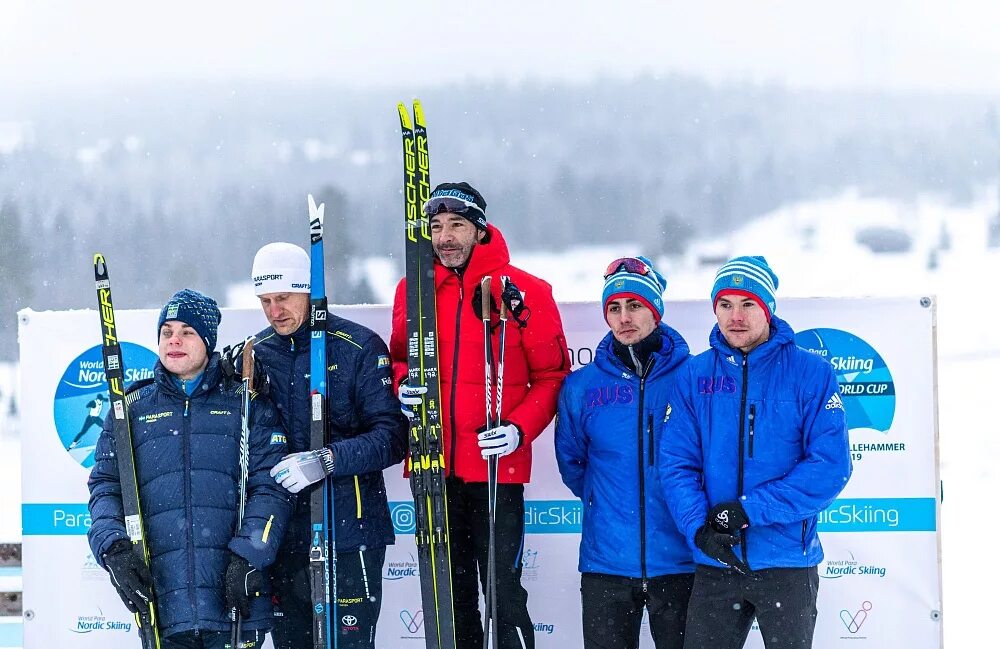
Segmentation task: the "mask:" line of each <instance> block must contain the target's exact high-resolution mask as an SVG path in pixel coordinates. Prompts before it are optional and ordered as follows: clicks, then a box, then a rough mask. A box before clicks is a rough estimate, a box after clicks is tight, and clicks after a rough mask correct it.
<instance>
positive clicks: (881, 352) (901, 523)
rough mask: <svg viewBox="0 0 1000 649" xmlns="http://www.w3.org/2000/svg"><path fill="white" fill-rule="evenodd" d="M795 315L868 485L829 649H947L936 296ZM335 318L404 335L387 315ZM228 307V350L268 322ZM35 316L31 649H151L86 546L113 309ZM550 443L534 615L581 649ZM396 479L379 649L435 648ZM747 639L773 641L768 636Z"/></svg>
mask: <svg viewBox="0 0 1000 649" xmlns="http://www.w3.org/2000/svg"><path fill="white" fill-rule="evenodd" d="M779 309H780V311H779V313H780V315H781V316H782V317H783V318H785V319H786V320H788V321H789V323H790V324H791V325H792V326H793V328H794V329H795V330H796V332H797V340H798V343H799V344H800V345H801V346H803V347H806V348H808V349H811V350H812V351H814V352H815V353H818V354H821V355H823V356H825V357H826V358H827V359H828V360H830V362H831V363H832V364H833V365H834V368H835V369H836V371H837V375H838V379H839V381H840V383H841V389H842V399H843V405H844V408H845V410H846V412H847V418H848V425H849V427H850V428H851V432H850V435H851V450H852V455H853V460H854V475H853V477H852V478H851V481H850V483H849V484H848V486H847V488H846V489H845V490H844V492H843V493H842V494H841V495H840V497H839V498H838V499H837V501H836V502H835V503H834V504H833V505H832V506H831V507H830V508H829V509H828V510H827V511H826V512H824V514H823V515H822V516H821V519H820V526H819V528H820V535H821V539H822V542H823V546H824V548H825V551H826V560H825V561H824V563H822V564H821V565H820V567H819V570H820V578H821V579H820V589H819V603H818V608H819V619H818V622H817V626H816V637H815V643H814V646H815V647H817V648H820V649H824V648H832V647H840V646H845V644H846V646H852V647H857V646H861V645H864V644H868V645H869V646H872V647H886V646H906V647H912V648H914V649H935V648H937V647H940V646H941V643H942V640H941V638H942V631H941V624H942V623H941V619H940V613H939V612H940V610H941V571H940V556H941V553H940V543H939V538H940V515H939V505H938V490H939V478H938V461H937V430H936V422H937V411H936V392H935V357H934V305H933V302H932V301H924V302H922V301H921V299H920V298H898V299H811V300H794V299H788V300H782V301H781V303H780V305H779ZM335 310H336V311H337V312H338V313H339V314H340V315H343V316H344V317H347V318H349V319H352V320H355V321H357V322H360V323H361V324H364V325H366V326H369V327H371V328H372V329H374V330H375V331H377V332H378V333H379V334H380V335H382V336H383V338H385V339H388V335H389V331H388V329H389V321H390V318H389V309H388V308H387V307H335ZM560 311H561V314H562V318H563V325H564V327H565V329H566V337H567V341H568V344H569V346H570V351H571V354H572V357H573V360H574V367H579V366H580V365H584V364H587V363H589V362H591V360H592V359H593V354H594V348H595V347H596V345H597V343H598V341H600V339H601V338H602V337H603V336H604V334H605V333H606V332H607V325H606V324H605V322H604V320H603V318H602V316H601V310H600V306H599V305H597V304H594V303H568V304H562V305H560ZM223 313H224V316H223V321H222V324H221V326H220V336H219V339H220V341H222V343H229V342H235V341H238V340H240V339H242V338H243V337H244V336H245V335H247V334H250V333H254V332H256V331H258V330H260V329H261V328H263V326H264V325H265V324H266V323H265V321H264V318H263V315H262V314H261V313H260V312H259V311H258V310H232V309H226V310H224V311H223ZM157 315H158V314H157V313H156V312H154V311H148V310H146V311H129V310H120V311H118V313H117V319H118V331H119V334H120V336H122V341H123V343H124V349H123V355H124V360H125V364H126V367H127V368H128V369H129V372H130V375H129V377H128V378H129V380H133V379H136V378H142V377H144V376H146V375H148V372H149V370H150V368H151V367H152V363H153V362H154V361H155V349H156V345H155V344H156V317H157ZM19 316H20V330H19V341H20V346H21V380H22V389H21V394H22V403H23V411H22V412H23V421H24V422H25V426H24V432H23V441H22V462H23V471H22V474H23V491H22V494H23V506H22V516H23V521H24V522H23V527H24V537H23V538H24V554H23V560H24V610H25V625H24V642H25V647H27V648H28V649H35V648H38V649H41V648H43V647H44V648H48V647H94V648H97V647H101V648H115V647H123V648H124V647H137V646H139V640H138V636H137V633H136V629H135V625H134V623H133V620H132V618H131V616H130V615H129V614H128V612H127V611H126V609H125V607H124V606H123V605H122V604H121V602H120V601H119V600H118V597H117V595H116V593H115V591H114V589H113V588H112V587H111V585H110V583H109V582H108V579H107V576H106V573H105V572H104V571H103V570H101V569H100V568H99V567H97V565H96V564H95V563H94V560H93V557H92V556H90V551H89V548H88V546H87V541H86V537H85V533H86V530H87V527H88V526H89V524H90V519H89V517H88V515H87V505H86V503H87V499H88V492H87V486H86V480H87V475H88V472H89V469H90V466H92V464H93V447H94V443H95V442H96V439H97V435H98V433H99V431H100V426H99V424H97V423H96V422H97V420H99V419H103V417H104V416H105V415H106V414H107V408H108V404H107V400H106V396H107V387H106V385H104V384H103V367H102V364H101V353H100V338H99V333H100V329H99V321H98V316H97V313H96V311H67V312H45V313H37V312H33V311H31V310H25V311H22V312H21V313H20V314H19ZM666 318H667V321H668V322H669V323H670V324H671V326H673V327H675V328H676V329H677V330H679V331H680V332H681V334H683V335H684V337H685V338H686V339H687V341H688V343H689V345H690V346H691V349H692V351H693V352H694V353H698V352H700V351H702V350H704V349H706V348H707V340H708V332H709V331H710V329H711V327H712V325H713V324H714V318H713V316H712V313H711V310H710V308H708V307H707V305H706V303H705V302H668V304H667V311H666ZM529 326H530V325H529ZM220 346H221V344H220ZM100 394H103V396H104V397H105V399H103V400H102V399H98V398H97V396H98V395H100ZM29 422H30V423H29ZM534 444H535V448H534V467H533V472H532V482H531V484H530V485H529V486H528V489H527V490H526V499H527V503H526V514H525V526H526V531H527V533H526V538H525V546H524V555H523V564H524V574H523V583H524V586H525V588H527V590H528V593H529V600H528V608H529V611H530V612H531V616H532V619H533V621H534V623H535V638H536V644H537V646H538V647H540V648H545V647H551V648H555V647H559V648H560V649H561V648H562V647H578V646H582V632H581V620H580V594H579V586H580V581H579V573H578V572H577V557H578V547H579V529H580V524H581V510H580V502H579V500H577V499H576V498H574V497H573V495H572V494H571V493H570V492H569V490H568V489H566V488H565V487H564V486H563V484H562V483H561V481H560V479H559V473H558V470H557V468H556V462H555V456H554V454H553V450H552V433H551V431H546V432H545V433H544V434H543V435H542V436H541V437H540V438H539V439H538V440H536V441H535V443H534ZM385 473H386V483H387V489H388V496H389V501H390V507H391V509H392V513H393V520H394V523H395V525H396V528H397V543H396V545H395V546H393V547H390V548H389V549H388V551H387V553H386V565H385V568H384V570H383V579H384V597H383V602H382V614H381V618H380V620H379V626H378V646H379V647H382V648H383V649H395V648H397V647H398V648H407V647H414V648H416V647H423V646H424V641H423V637H424V615H423V612H422V611H421V610H420V607H421V600H420V594H419V578H418V573H417V565H416V563H417V562H416V551H415V548H414V544H413V539H412V536H411V535H410V532H411V531H412V528H413V516H412V503H411V499H410V494H409V484H408V482H406V481H405V480H403V478H402V471H401V467H399V466H396V467H392V468H390V469H387V470H386V472H385ZM652 541H653V542H655V540H652ZM644 626H645V624H644ZM642 637H643V640H642V646H643V647H652V646H653V645H652V640H651V639H650V636H649V633H648V631H647V630H645V629H644V631H643V636H642ZM859 643H861V645H859ZM746 646H747V647H763V642H762V641H761V639H760V636H759V633H758V632H757V631H756V630H755V631H754V632H752V633H751V636H750V639H749V640H748V642H747V645H746Z"/></svg>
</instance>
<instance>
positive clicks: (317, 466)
mask: <svg viewBox="0 0 1000 649" xmlns="http://www.w3.org/2000/svg"><path fill="white" fill-rule="evenodd" d="M331 473H333V452H332V451H331V450H330V449H328V448H321V449H318V450H315V451H303V452H301V453H292V454H291V455H286V456H285V457H284V458H282V460H281V462H278V463H277V464H275V465H274V468H273V469H271V477H272V478H274V481H275V482H277V483H278V484H280V485H281V486H282V487H284V488H285V489H287V490H288V491H290V492H291V493H293V494H297V493H299V492H300V491H302V490H303V489H305V488H306V487H308V486H309V485H311V484H313V483H314V482H319V481H320V480H322V479H323V478H325V477H326V476H328V475H330V474H331Z"/></svg>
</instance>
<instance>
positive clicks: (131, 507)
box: [94, 253, 160, 649]
mask: <svg viewBox="0 0 1000 649" xmlns="http://www.w3.org/2000/svg"><path fill="white" fill-rule="evenodd" d="M94 281H95V283H96V285H97V312H98V314H99V315H100V316H101V356H102V357H103V359H104V374H105V376H106V378H107V381H108V395H109V396H110V398H111V413H112V431H113V433H114V436H115V454H116V457H117V458H118V480H119V484H120V486H121V499H122V512H123V513H124V515H125V531H126V533H127V534H128V538H129V540H130V541H132V551H133V552H135V553H136V554H137V555H138V556H139V559H140V560H141V561H142V562H143V563H145V564H146V566H147V567H148V566H149V546H148V545H147V544H146V538H145V528H144V525H143V521H142V507H141V506H140V500H139V484H138V479H137V478H136V473H135V449H134V447H133V445H132V424H131V422H130V421H129V417H128V402H127V400H126V399H125V361H124V357H123V356H122V348H121V343H120V342H119V340H118V327H117V325H116V324H115V307H114V304H113V303H112V301H111V279H110V277H109V275H108V264H107V261H105V259H104V255H102V254H101V253H97V254H95V255H94ZM154 594H155V593H154ZM135 621H136V626H137V627H138V629H139V638H140V640H141V641H142V647H143V649H159V647H160V630H159V628H158V627H157V622H156V604H155V603H154V602H153V601H150V602H149V609H148V610H144V611H138V612H137V613H136V614H135Z"/></svg>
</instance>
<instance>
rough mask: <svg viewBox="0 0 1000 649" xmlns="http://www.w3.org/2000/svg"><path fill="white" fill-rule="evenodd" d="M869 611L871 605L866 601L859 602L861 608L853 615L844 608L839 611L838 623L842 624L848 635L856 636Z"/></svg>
mask: <svg viewBox="0 0 1000 649" xmlns="http://www.w3.org/2000/svg"><path fill="white" fill-rule="evenodd" d="M870 610H872V603H871V602H869V601H867V600H866V601H864V602H861V608H860V609H858V610H857V611H856V612H854V613H851V611H849V610H848V609H846V608H845V609H843V610H842V611H840V621H841V622H843V624H844V627H845V628H846V629H847V632H848V633H850V634H851V635H857V633H858V632H859V631H860V630H861V627H862V626H863V625H864V623H865V620H867V619H868V611H870Z"/></svg>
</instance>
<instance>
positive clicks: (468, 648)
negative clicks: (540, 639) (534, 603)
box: [447, 478, 535, 649]
mask: <svg viewBox="0 0 1000 649" xmlns="http://www.w3.org/2000/svg"><path fill="white" fill-rule="evenodd" d="M447 490H448V527H449V529H450V530H451V580H452V591H453V593H454V598H455V635H456V636H457V640H458V649H481V648H482V646H483V616H482V613H480V611H479V588H480V586H481V587H482V588H483V592H484V593H485V591H486V571H487V563H486V560H487V557H488V554H489V509H488V504H487V500H488V499H487V486H486V483H485V482H465V481H463V480H459V479H458V478H448V479H447ZM496 507H497V511H496V530H495V532H496V539H495V549H496V577H497V617H498V618H499V619H498V623H497V637H498V639H499V641H500V642H499V646H500V649H521V648H523V649H534V647H535V627H534V625H533V624H532V622H531V617H530V616H529V615H528V591H526V590H525V589H524V587H523V586H521V559H522V552H523V550H524V485H521V484H499V485H497V506H496ZM477 576H478V580H477Z"/></svg>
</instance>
